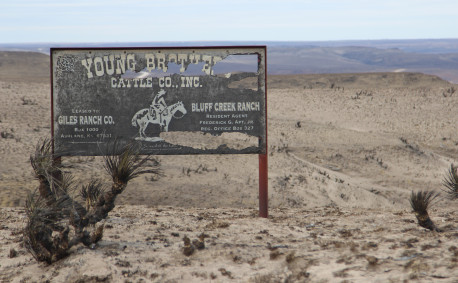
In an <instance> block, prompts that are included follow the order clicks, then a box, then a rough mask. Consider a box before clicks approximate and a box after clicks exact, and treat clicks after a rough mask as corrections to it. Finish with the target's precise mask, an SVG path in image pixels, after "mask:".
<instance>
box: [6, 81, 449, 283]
mask: <svg viewBox="0 0 458 283" xmlns="http://www.w3.org/2000/svg"><path fill="white" fill-rule="evenodd" d="M268 87H269V91H268V119H269V122H268V126H269V129H268V131H269V135H268V138H269V154H268V156H269V199H270V203H269V205H270V208H271V210H270V217H269V218H268V219H262V218H258V217H256V216H257V210H256V209H257V205H258V200H257V194H258V188H257V186H258V167H257V166H258V159H257V156H254V155H249V156H241V155H237V156H229V155H225V156H218V155H211V156H160V157H159V159H160V160H161V163H162V168H163V170H164V173H165V176H164V177H161V178H159V180H155V179H152V178H151V176H142V177H140V178H138V179H136V180H134V181H132V182H131V183H130V184H129V186H128V188H127V190H126V192H124V193H123V194H122V195H121V196H120V197H119V199H118V200H117V204H118V206H117V207H116V208H115V211H113V212H112V213H110V215H109V218H108V219H107V220H106V225H107V228H106V229H105V235H104V238H103V240H102V241H101V242H100V244H99V246H97V247H96V248H95V249H94V250H91V249H87V248H85V247H83V246H79V247H76V248H75V249H74V250H72V254H71V255H70V257H68V258H66V259H63V260H61V261H60V262H58V263H56V264H54V265H51V266H46V265H44V264H40V263H37V262H35V260H34V259H33V258H32V257H31V255H30V254H28V253H27V252H26V250H25V249H24V247H22V245H21V243H20V242H21V233H20V232H21V228H22V227H24V223H25V216H24V213H23V211H22V209H21V206H23V205H24V202H25V197H26V195H27V193H28V192H29V191H30V190H33V189H34V187H35V186H36V185H37V182H36V181H35V180H33V178H32V175H31V168H30V165H29V163H28V156H29V154H30V153H31V152H32V150H33V148H34V146H35V144H36V143H37V141H38V140H39V139H40V138H43V137H46V136H48V135H49V133H50V98H49V96H50V95H49V93H50V90H49V84H47V83H27V82H24V81H19V82H17V81H16V82H15V81H0V134H1V135H0V159H1V163H0V206H1V207H3V208H1V210H0V213H1V214H0V219H1V220H0V221H1V222H0V225H1V226H0V243H1V245H0V280H2V281H5V282H10V281H14V282H33V281H35V282H46V281H47V280H49V281H50V282H100V281H106V282H111V281H113V282H125V281H126V282H149V281H155V282H296V281H297V282H301V281H303V282H390V281H391V282H402V281H403V280H406V281H411V280H412V281H420V282H458V281H457V278H458V265H457V261H458V251H457V250H458V247H457V246H458V245H457V242H458V241H457V239H458V230H457V227H458V226H457V221H458V220H457V212H456V202H452V201H449V200H446V199H445V198H444V197H443V196H444V194H442V197H440V198H439V199H438V200H437V201H436V203H435V205H434V206H433V208H432V210H431V211H430V214H431V217H432V219H433V220H434V221H435V222H436V223H437V224H438V225H439V226H441V227H445V230H446V231H445V232H443V233H433V232H429V231H426V230H424V229H422V228H420V227H418V225H417V224H416V223H415V217H414V216H413V214H412V213H411V212H410V207H409V203H408V197H409V195H410V193H411V191H418V190H426V189H431V190H436V191H440V190H441V189H442V185H441V182H442V179H443V177H444V176H445V173H446V171H447V169H448V168H449V166H450V164H451V163H453V162H454V163H455V164H456V163H458V131H457V130H456V126H457V124H456V123H457V121H458V119H457V118H458V115H457V114H456V113H457V109H458V92H455V93H453V89H457V88H458V87H457V86H456V85H451V84H448V83H447V82H444V81H441V80H438V79H437V78H434V77H431V76H424V75H421V74H403V73H396V74H393V73H391V74H364V75H358V74H352V75H351V74H350V75H303V76H287V77H281V76H279V77H272V78H270V79H269V84H268ZM63 163H64V165H65V166H66V167H67V169H68V170H69V171H71V172H73V173H74V174H75V175H76V176H77V177H79V178H81V179H82V180H83V182H84V181H86V180H89V178H90V177H100V176H103V170H102V166H101V160H100V158H94V157H72V158H64V160H63ZM105 178H106V177H105ZM12 207H14V208H12ZM202 233H204V234H205V236H206V239H205V243H206V247H205V249H203V250H199V251H196V252H195V253H194V254H193V255H192V256H190V257H187V256H185V255H183V253H182V247H183V239H182V238H183V237H184V236H185V235H186V236H188V237H189V238H191V239H196V238H197V237H198V235H200V234H202ZM13 250H14V251H16V252H17V255H16V256H14V251H13Z"/></svg>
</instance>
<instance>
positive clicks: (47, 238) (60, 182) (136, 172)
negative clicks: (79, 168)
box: [23, 139, 161, 263]
mask: <svg viewBox="0 0 458 283" xmlns="http://www.w3.org/2000/svg"><path fill="white" fill-rule="evenodd" d="M136 148H137V147H135V146H134V145H131V144H129V145H127V146H124V147H121V148H118V147H117V143H115V145H114V146H113V150H112V152H111V153H110V154H109V155H106V156H105V169H106V170H107V172H108V173H109V174H110V176H111V177H112V180H113V184H112V186H111V190H106V191H105V190H104V189H103V185H102V183H101V182H100V181H98V180H91V181H90V182H89V184H87V185H83V186H82V187H81V190H80V192H79V195H80V196H81V197H82V199H83V200H84V202H85V206H83V205H81V204H80V203H78V202H77V201H75V199H74V198H73V197H72V194H73V192H74V191H75V183H76V182H75V181H74V178H73V177H72V175H71V174H69V173H67V172H63V171H62V169H61V166H60V163H59V162H56V161H55V159H54V157H53V156H52V141H51V140H49V139H45V140H43V141H41V142H40V143H38V144H37V146H36V148H35V152H34V153H33V154H32V155H31V156H30V163H31V165H32V168H33V169H34V173H35V177H36V179H37V180H38V181H39V182H40V184H39V186H38V188H37V189H36V190H35V191H34V192H33V193H31V194H30V195H29V197H28V198H27V201H26V214H27V218H28V221H27V224H26V226H25V228H24V231H23V234H24V243H25V246H26V248H27V250H28V251H29V252H30V253H31V254H32V256H33V257H34V258H35V259H36V260H38V261H45V262H47V263H53V262H55V261H57V260H59V259H61V258H63V257H65V256H67V255H68V250H69V249H70V248H71V247H72V246H74V245H76V244H79V243H83V244H84V245H86V246H94V245H95V244H96V243H97V242H98V241H99V240H100V239H102V237H103V225H99V226H96V223H97V222H99V221H101V220H102V219H104V218H106V217H107V216H108V213H109V212H110V211H111V210H112V209H113V208H114V206H115V205H114V202H115V200H116V196H117V195H118V194H120V193H122V192H123V191H124V189H125V188H126V186H127V183H128V182H129V181H130V180H132V179H134V178H136V177H138V176H140V175H142V174H145V173H153V174H156V175H161V170H160V167H159V162H158V161H157V160H155V159H150V157H149V156H146V157H143V158H140V157H139V154H138V150H136ZM148 160H153V165H151V166H150V167H149V168H147V166H146V163H147V161H148ZM145 168H147V169H145ZM70 235H71V237H70Z"/></svg>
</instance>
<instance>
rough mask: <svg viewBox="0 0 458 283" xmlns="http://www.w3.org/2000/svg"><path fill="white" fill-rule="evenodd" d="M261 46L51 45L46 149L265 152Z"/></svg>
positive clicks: (83, 152)
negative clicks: (50, 142)
mask: <svg viewBox="0 0 458 283" xmlns="http://www.w3.org/2000/svg"><path fill="white" fill-rule="evenodd" d="M265 56H266V50H265V47H212V48H176V49H175V48H165V49H164V48H162V49H159V48H125V49H117V48H116V49H82V48H73V49H72V48H55V49H51V61H52V62H51V63H52V107H53V109H52V113H53V117H52V119H53V138H54V152H55V154H56V155H58V156H64V155H103V154H105V153H106V150H107V146H108V145H109V144H110V143H113V142H114V141H116V142H117V143H118V144H127V143H131V142H134V141H135V142H137V143H139V144H140V145H141V153H142V154H200V153H215V154H222V153H232V154H233V153H257V154H259V153H265V152H266V149H265V147H266V111H265V109H266V104H265V103H266V85H265V83H266V68H265V67H266V66H265V61H266V58H265Z"/></svg>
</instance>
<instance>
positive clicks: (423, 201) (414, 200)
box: [410, 191, 440, 231]
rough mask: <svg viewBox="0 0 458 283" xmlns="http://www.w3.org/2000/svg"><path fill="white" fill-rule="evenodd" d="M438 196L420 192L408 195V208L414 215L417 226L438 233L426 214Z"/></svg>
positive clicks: (429, 192)
mask: <svg viewBox="0 0 458 283" xmlns="http://www.w3.org/2000/svg"><path fill="white" fill-rule="evenodd" d="M438 196H439V194H438V193H435V192H433V191H420V192H417V193H414V192H412V194H411V195H410V206H411V207H412V209H413V211H414V213H415V216H416V218H417V220H418V224H419V225H420V226H421V227H424V228H426V229H429V230H431V231H440V229H438V228H437V227H436V225H435V224H434V223H433V221H432V220H431V218H430V217H429V214H428V208H429V207H430V206H431V204H432V202H433V200H434V199H436V198H437V197H438Z"/></svg>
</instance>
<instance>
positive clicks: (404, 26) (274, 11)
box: [0, 0, 458, 43]
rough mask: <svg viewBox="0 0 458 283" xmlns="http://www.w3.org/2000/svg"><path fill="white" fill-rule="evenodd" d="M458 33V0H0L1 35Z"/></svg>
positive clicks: (211, 37)
mask: <svg viewBox="0 0 458 283" xmlns="http://www.w3.org/2000/svg"><path fill="white" fill-rule="evenodd" d="M426 38H458V1H456V0H383V1H373V0H367V1H366V0H352V1H350V0H310V1H309V0H305V1H299V0H297V1H296V0H276V1H270V0H262V1H258V0H255V1H250V0H245V1H242V0H232V1H217V0H208V1H207V0H172V1H167V0H162V1H158V0H149V1H147V0H101V1H97V0H81V1H69V0H47V1H46V0H42V1H39V0H37V1H33V0H0V43H38V42H67V43H68V42H87V43H93V42H143V41H145V42H146V41H226V40H228V41H233V40H237V41H320V40H352V39H426Z"/></svg>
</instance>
